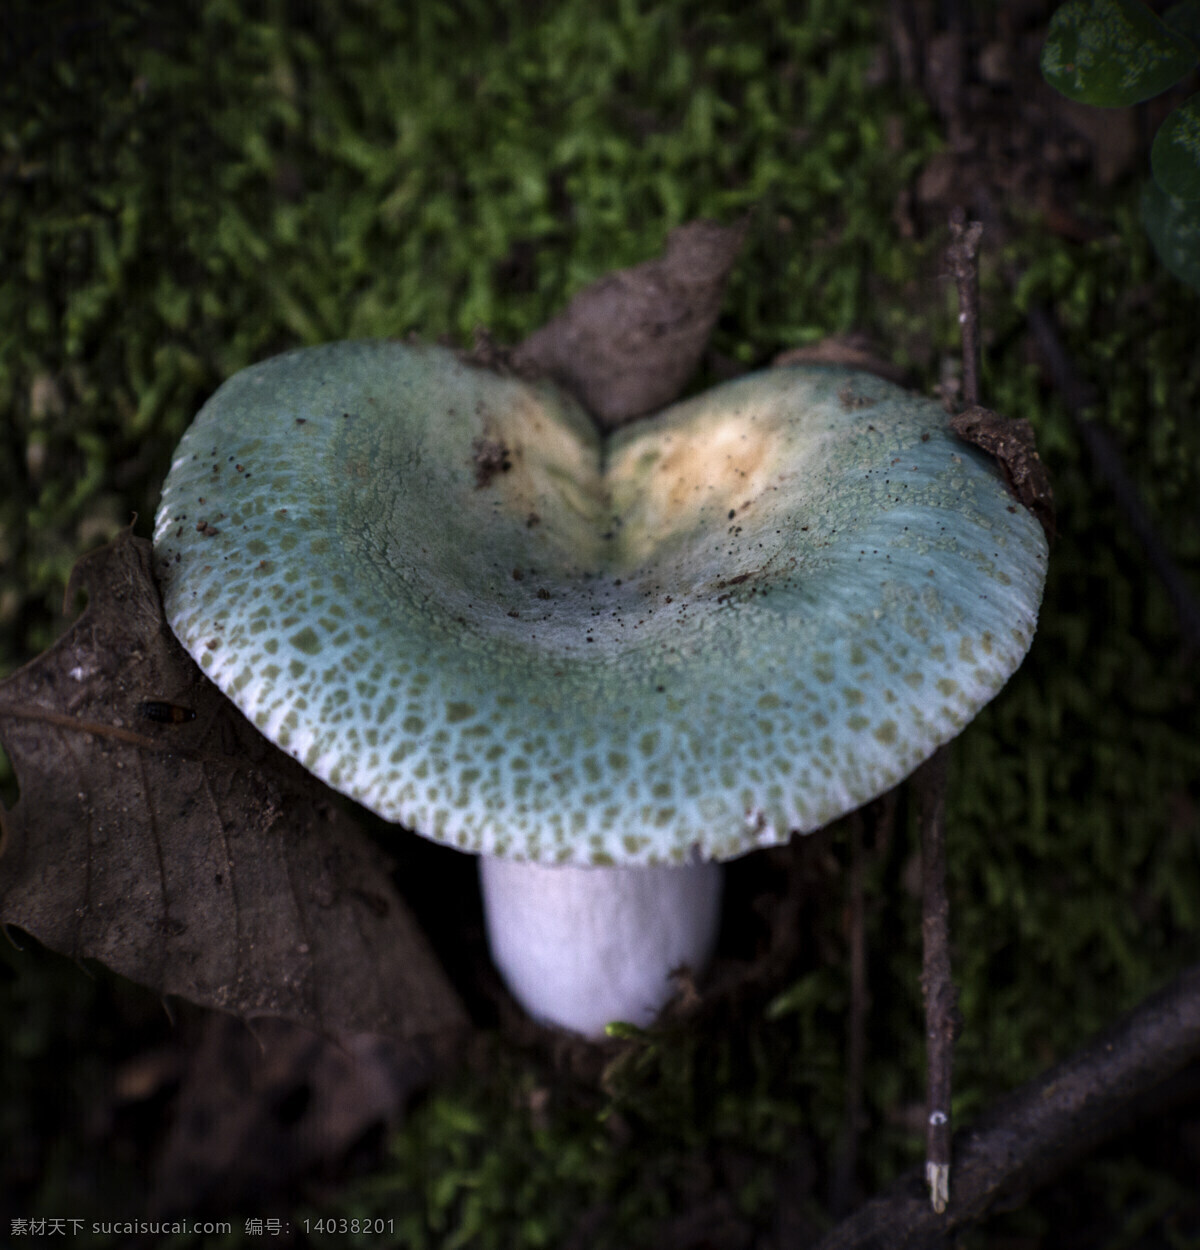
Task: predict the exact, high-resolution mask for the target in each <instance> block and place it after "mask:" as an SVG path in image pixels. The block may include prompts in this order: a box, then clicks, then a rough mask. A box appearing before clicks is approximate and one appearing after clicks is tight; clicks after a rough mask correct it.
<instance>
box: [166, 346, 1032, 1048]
mask: <svg viewBox="0 0 1200 1250" xmlns="http://www.w3.org/2000/svg"><path fill="white" fill-rule="evenodd" d="M155 551H156V560H157V568H158V572H159V576H160V579H161V583H162V586H163V595H164V603H165V607H166V612H167V618H168V620H169V621H170V624H171V627H172V629H173V630H174V631H175V633H176V635H177V636H178V637H179V639H180V641H181V642H182V643H183V645H184V646H185V647H186V648H187V649H188V651H189V652H190V653H191V654H192V655H193V656H194V657H195V658H196V659H197V661H198V662H199V664H200V666H201V668H202V669H203V671H204V672H205V673H206V674H207V675H208V676H209V677H210V678H211V679H212V680H213V681H214V682H215V683H216V684H217V685H218V686H219V687H220V688H221V689H222V690H223V691H224V692H225V693H226V694H227V695H228V696H229V697H230V698H231V699H232V700H233V701H234V703H235V704H237V706H238V707H239V708H240V709H241V710H242V711H243V712H244V713H245V715H246V716H247V717H249V718H250V719H251V720H252V721H253V722H254V724H255V725H257V726H258V728H259V729H260V730H261V731H262V732H263V733H264V734H265V735H266V737H267V738H269V739H270V740H271V741H273V742H275V743H276V744H278V745H279V746H280V747H281V748H283V749H284V750H286V751H288V752H290V753H291V754H292V755H293V756H295V758H296V759H297V760H299V761H300V762H301V763H302V764H303V765H304V767H305V768H307V769H309V770H310V771H311V772H313V773H315V774H316V775H317V776H318V777H320V778H321V779H322V780H324V781H325V782H327V783H328V784H329V785H330V786H332V787H333V788H335V789H337V790H339V791H341V792H343V793H344V794H347V795H349V796H351V797H352V798H354V799H356V800H358V801H359V802H360V803H362V804H364V805H365V806H366V807H368V808H370V809H371V810H372V811H375V812H377V813H379V814H380V815H381V816H383V817H384V818H386V819H387V820H390V821H395V822H397V823H400V824H402V825H404V826H406V827H407V828H409V829H411V830H414V831H416V832H417V833H420V834H423V835H425V836H426V837H429V838H433V839H436V840H438V841H441V842H444V843H448V844H449V845H451V846H454V847H458V848H460V849H461V850H463V851H469V852H475V853H478V854H479V855H481V856H482V857H483V858H482V861H481V862H482V871H481V876H482V882H483V889H484V894H485V907H486V912H487V927H488V933H489V938H490V941H491V945H492V950H493V954H494V957H495V959H496V961H497V964H498V966H499V967H500V969H501V971H502V973H503V974H504V975H505V977H506V978H507V980H508V984H509V986H510V987H511V989H512V990H513V992H514V994H515V995H516V997H517V998H518V1000H519V1001H520V1002H521V1003H522V1004H523V1005H524V1006H525V1008H526V1009H527V1010H528V1011H529V1012H530V1013H531V1014H532V1015H533V1016H535V1017H537V1018H538V1019H540V1020H543V1021H546V1022H550V1023H553V1024H556V1025H559V1026H561V1027H563V1028H566V1029H570V1030H574V1031H576V1032H579V1033H583V1034H588V1035H595V1034H597V1033H599V1032H601V1031H602V1029H603V1027H604V1025H605V1024H606V1023H607V1022H608V1021H610V1020H613V1019H623V1020H630V1021H633V1022H635V1023H643V1024H644V1023H646V1022H648V1021H650V1020H652V1019H653V1017H654V1015H655V1014H656V1013H657V1011H658V1010H659V1009H660V1008H661V1006H662V1005H663V1003H664V1002H665V1001H666V1000H667V999H668V998H669V997H670V996H671V994H672V992H673V985H672V980H671V975H670V974H671V973H672V971H673V970H675V969H677V968H678V967H679V966H681V965H684V964H686V965H689V966H691V967H692V968H693V969H694V970H697V971H699V970H700V968H701V967H702V966H703V964H704V962H705V961H706V960H707V958H708V957H709V954H710V953H711V950H712V948H713V945H714V941H715V937H716V932H717V927H718V916H719V909H720V869H719V866H718V863H719V861H721V860H725V859H729V858H732V857H735V856H739V855H742V854H744V853H746V852H748V851H751V850H754V849H755V848H758V847H766V846H770V845H773V844H776V843H779V842H782V841H785V840H786V839H787V838H788V837H789V836H790V835H791V833H792V832H793V831H802V832H807V831H810V830H814V829H817V828H819V827H821V826H823V825H825V824H827V823H829V822H830V821H831V820H833V819H835V818H836V817H838V816H840V815H842V814H843V813H845V812H847V811H849V810H852V809H854V808H856V807H858V806H860V805H861V804H863V803H865V802H867V801H868V800H870V799H872V798H874V797H875V796H877V795H879V794H880V793H882V792H883V791H885V790H887V789H888V788H890V787H891V786H894V785H895V784H896V783H897V782H899V781H900V780H901V779H902V778H903V777H905V776H906V775H907V774H908V773H909V772H911V771H912V770H913V769H914V768H915V767H916V766H917V765H918V764H920V763H921V762H922V760H924V759H926V758H927V757H928V756H929V755H930V754H931V753H932V752H933V751H934V750H935V749H936V748H937V747H938V746H939V745H940V744H941V743H943V742H945V741H947V740H948V739H949V738H951V737H953V736H955V735H956V734H957V733H958V732H959V731H960V730H961V729H962V728H963V727H964V726H965V725H966V724H967V722H968V721H970V720H971V718H972V717H973V716H974V715H975V714H976V712H978V711H979V709H980V708H981V707H982V706H983V705H984V704H985V703H986V702H987V701H988V700H989V699H991V698H992V696H993V695H994V694H995V693H996V692H997V691H998V690H999V689H1000V687H1001V686H1002V685H1003V683H1004V682H1005V681H1006V680H1007V678H1008V677H1009V676H1010V675H1011V673H1012V672H1013V671H1014V670H1015V669H1016V667H1017V666H1018V664H1019V663H1020V662H1021V660H1022V658H1023V657H1024V655H1025V652H1026V650H1027V649H1028V647H1029V644H1030V641H1031V639H1032V637H1033V631H1034V627H1035V622H1036V615H1037V608H1038V604H1039V601H1040V597H1041V591H1042V586H1043V582H1044V578H1045V566H1046V543H1045V539H1044V536H1043V534H1042V530H1041V528H1040V526H1039V525H1038V523H1037V522H1036V521H1035V520H1034V519H1033V518H1032V517H1031V516H1030V515H1029V513H1027V512H1026V510H1025V509H1024V508H1022V507H1020V506H1019V505H1017V504H1016V502H1015V501H1014V499H1013V498H1012V496H1011V495H1010V494H1009V493H1008V491H1007V489H1006V488H1005V485H1004V483H1003V481H1002V479H1001V477H1000V474H999V472H998V471H997V470H996V469H995V467H994V466H993V464H992V463H991V461H990V460H989V459H988V458H987V457H986V456H984V455H983V454H982V453H980V452H978V451H976V450H975V449H974V448H972V447H968V446H966V445H965V444H963V443H960V442H959V441H958V440H957V439H956V438H955V437H954V436H953V434H952V433H951V432H950V431H949V428H948V424H947V418H946V415H945V414H944V412H943V411H942V410H941V408H940V407H939V406H938V405H936V404H934V403H933V402H931V401H929V400H925V399H921V398H917V397H914V396H912V395H910V394H908V393H906V392H905V391H903V390H901V389H900V388H899V387H897V386H895V385H893V384H892V383H889V382H886V381H884V380H883V379H881V378H877V377H875V376H873V375H870V374H866V373H862V372H857V371H854V370H848V369H844V368H836V367H828V366H797V367H785V368H776V369H772V370H768V371H766V372H762V373H757V374H752V375H749V376H747V377H744V378H740V379H738V380H735V381H733V382H729V383H726V384H724V385H722V386H719V387H717V388H716V389H714V390H712V391H710V392H708V393H706V394H704V395H701V396H699V397H697V398H694V399H689V400H686V401H684V402H682V403H678V404H676V405H674V406H673V407H671V408H669V409H667V410H666V411H664V412H662V413H660V414H658V415H657V416H654V417H651V418H648V419H645V420H642V421H639V422H635V423H633V424H631V425H629V426H626V427H624V428H623V429H621V430H619V431H617V432H615V433H613V434H610V435H607V436H602V435H601V434H600V433H599V431H598V430H597V428H596V427H595V425H594V424H593V423H592V421H591V420H590V419H589V417H588V416H587V414H586V413H585V412H584V411H583V410H582V409H581V408H580V407H579V406H578V404H577V403H576V402H575V401H573V400H572V399H571V398H570V397H569V396H567V395H566V394H565V393H563V392H562V391H559V390H557V389H556V388H555V387H554V386H553V385H551V384H550V383H548V382H544V381H543V382H531V381H526V380H521V379H519V378H514V377H504V376H499V375H498V374H496V373H493V372H490V371H487V370H484V369H480V368H477V367H473V366H471V365H468V364H465V363H463V362H462V361H460V360H459V359H458V358H457V357H456V356H455V355H454V354H453V353H451V352H449V351H447V350H444V349H441V348H436V347H428V346H414V345H410V344H399V343H394V342H387V341H378V342H353V343H335V344H329V345H326V346H322V347H315V348H309V349H306V350H302V351H297V352H292V353H289V354H286V355H283V356H277V357H275V358H273V359H270V360H267V361H264V362H263V363H261V364H258V365H255V366H253V367H252V368H249V369H246V370H244V371H242V372H241V373H238V374H237V375H235V376H234V377H233V378H231V379H230V380H229V381H227V382H226V383H225V384H224V385H223V386H222V387H221V388H220V389H219V390H218V391H217V392H216V394H214V396H213V397H212V398H211V399H210V400H209V402H208V403H207V404H206V405H205V406H204V408H203V409H202V411H201V412H200V414H199V415H198V416H197V418H196V420H195V422H194V423H193V425H192V426H191V428H190V429H189V430H188V431H187V433H186V434H185V436H184V438H183V441H182V442H181V444H180V446H179V449H178V452H177V454H176V458H175V460H174V463H173V465H172V467H171V471H170V474H169V476H168V478H167V481H166V484H165V487H164V490H163V497H162V502H161V505H160V508H159V511H158V515H157V519H156V524H155Z"/></svg>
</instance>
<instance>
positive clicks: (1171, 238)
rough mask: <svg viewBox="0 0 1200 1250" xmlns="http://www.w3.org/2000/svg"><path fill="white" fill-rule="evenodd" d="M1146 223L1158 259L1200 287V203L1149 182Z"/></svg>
mask: <svg viewBox="0 0 1200 1250" xmlns="http://www.w3.org/2000/svg"><path fill="white" fill-rule="evenodd" d="M1142 225H1143V226H1145V228H1146V233H1147V234H1148V235H1149V236H1150V242H1151V243H1153V244H1154V250H1155V251H1156V252H1157V253H1158V259H1159V260H1161V261H1162V263H1163V264H1164V265H1166V267H1167V268H1168V269H1169V270H1170V271H1171V272H1172V273H1173V274H1174V275H1175V276H1176V277H1177V278H1178V279H1179V280H1180V281H1181V282H1186V283H1187V284H1188V286H1190V287H1194V288H1195V289H1196V290H1197V291H1200V207H1198V206H1197V205H1196V203H1195V202H1194V201H1192V202H1190V203H1189V201H1187V200H1181V199H1180V198H1179V197H1178V196H1176V195H1168V194H1167V193H1166V192H1165V191H1164V190H1163V189H1162V188H1161V187H1160V186H1159V185H1158V184H1157V183H1156V182H1148V183H1147V184H1146V189H1145V190H1144V191H1143V192H1142Z"/></svg>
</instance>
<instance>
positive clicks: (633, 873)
mask: <svg viewBox="0 0 1200 1250" xmlns="http://www.w3.org/2000/svg"><path fill="white" fill-rule="evenodd" d="M479 875H480V880H481V882H482V885H483V907H484V915H485V917H486V919H487V932H488V941H489V942H490V944H491V948H492V958H493V959H494V960H495V963H496V967H497V968H499V969H500V972H501V974H502V975H503V977H504V980H505V982H506V983H507V984H508V988H509V989H510V990H511V991H512V993H513V996H514V997H515V998H516V999H517V1001H518V1002H519V1003H520V1004H521V1006H522V1007H524V1008H525V1010H526V1011H528V1012H529V1014H530V1015H531V1016H533V1017H534V1019H536V1020H540V1021H542V1022H543V1023H545V1024H554V1025H557V1026H558V1027H559V1028H563V1029H569V1030H571V1031H572V1032H574V1033H582V1034H584V1035H585V1036H587V1037H600V1036H603V1033H604V1026H605V1025H606V1024H608V1023H609V1022H610V1021H613V1020H623V1021H627V1022H629V1023H631V1024H637V1025H647V1024H650V1023H651V1022H652V1021H653V1020H654V1018H655V1016H657V1015H658V1012H659V1010H660V1009H661V1008H662V1007H663V1005H664V1004H665V1003H666V1002H667V1000H668V999H669V998H671V996H672V995H673V994H674V993H675V991H676V989H677V986H676V985H675V983H674V981H673V980H672V978H671V973H672V972H674V971H675V970H676V969H677V968H680V967H682V966H685V965H686V966H687V967H688V968H690V969H691V970H692V971H693V972H695V973H700V972H702V971H703V970H704V968H705V967H706V966H707V964H708V961H709V959H710V958H711V956H712V952H713V947H714V946H715V945H716V940H717V929H718V926H719V924H720V918H721V880H722V870H721V866H720V865H719V864H696V865H692V866H689V867H686V868H576V867H561V866H557V865H547V864H526V863H520V862H518V861H516V860H506V859H495V858H493V857H491V856H486V855H484V856H480V860H479Z"/></svg>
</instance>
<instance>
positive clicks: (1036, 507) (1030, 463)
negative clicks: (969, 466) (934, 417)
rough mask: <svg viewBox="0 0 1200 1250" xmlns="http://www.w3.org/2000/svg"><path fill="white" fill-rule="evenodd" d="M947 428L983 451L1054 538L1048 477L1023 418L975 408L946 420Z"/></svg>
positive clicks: (977, 406)
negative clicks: (948, 426)
mask: <svg viewBox="0 0 1200 1250" xmlns="http://www.w3.org/2000/svg"><path fill="white" fill-rule="evenodd" d="M950 428H951V429H952V430H953V431H954V432H955V434H957V435H958V437H959V438H961V439H962V440H963V441H964V442H967V443H971V444H972V445H973V446H975V447H979V448H981V449H982V450H983V451H986V452H987V453H988V455H990V456H991V457H992V459H993V460H995V461H996V463H997V465H999V467H1000V471H1001V472H1002V473H1003V474H1004V480H1005V481H1006V482H1007V483H1008V487H1009V490H1011V491H1012V493H1013V494H1014V495H1015V496H1016V497H1017V499H1018V500H1020V502H1021V503H1022V504H1024V506H1025V507H1026V508H1028V509H1029V511H1030V512H1032V513H1033V515H1034V516H1035V517H1037V519H1038V520H1039V521H1040V522H1041V525H1042V529H1043V530H1045V531H1046V538H1047V540H1051V541H1052V540H1053V538H1054V492H1053V490H1052V489H1051V487H1050V475H1049V474H1048V473H1047V472H1046V466H1045V465H1044V464H1043V463H1042V458H1041V457H1040V456H1039V455H1038V452H1037V443H1036V441H1035V439H1034V435H1033V426H1031V425H1030V424H1029V422H1028V421H1026V420H1025V419H1024V418H1019V417H1018V418H1014V417H1002V416H1000V414H999V413H996V412H992V411H991V410H990V409H988V408H981V407H979V405H978V404H976V405H974V406H973V407H970V408H965V409H963V411H962V412H960V413H958V414H957V415H956V416H953V417H951V418H950Z"/></svg>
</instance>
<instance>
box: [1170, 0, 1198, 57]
mask: <svg viewBox="0 0 1200 1250" xmlns="http://www.w3.org/2000/svg"><path fill="white" fill-rule="evenodd" d="M1162 20H1163V21H1164V22H1166V24H1167V25H1168V26H1169V27H1170V28H1171V29H1172V30H1174V31H1177V32H1178V33H1179V34H1181V35H1182V36H1183V37H1184V38H1185V39H1189V40H1191V43H1192V47H1193V48H1195V50H1196V53H1197V55H1200V0H1180V3H1179V4H1173V5H1172V6H1171V7H1170V8H1169V9H1168V10H1167V11H1166V12H1165V13H1164V14H1163V15H1162Z"/></svg>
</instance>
